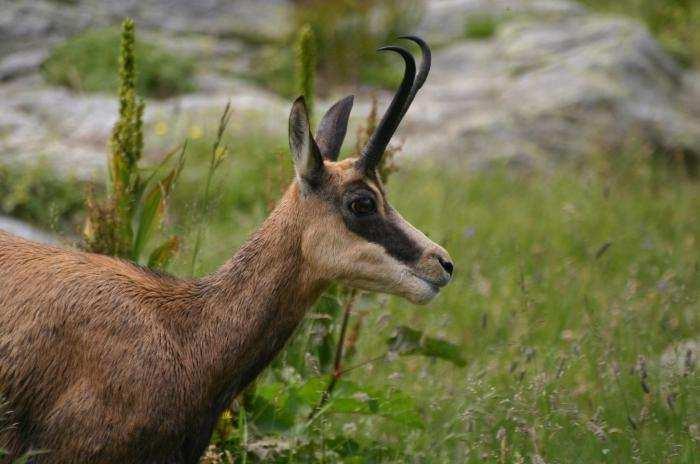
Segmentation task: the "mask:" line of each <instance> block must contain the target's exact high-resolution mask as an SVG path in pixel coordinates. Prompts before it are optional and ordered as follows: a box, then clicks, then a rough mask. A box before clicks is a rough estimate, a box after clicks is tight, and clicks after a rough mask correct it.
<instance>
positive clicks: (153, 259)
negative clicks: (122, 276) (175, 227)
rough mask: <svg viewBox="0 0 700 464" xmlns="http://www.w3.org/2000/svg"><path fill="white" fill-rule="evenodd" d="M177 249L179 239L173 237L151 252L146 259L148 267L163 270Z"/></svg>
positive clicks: (178, 247)
mask: <svg viewBox="0 0 700 464" xmlns="http://www.w3.org/2000/svg"><path fill="white" fill-rule="evenodd" d="M179 249H180V237H178V236H177V235H173V236H172V237H170V238H169V239H167V240H166V241H165V242H163V243H162V244H161V245H160V246H158V247H156V249H155V250H153V252H152V253H151V256H150V257H149V258H148V267H150V268H152V269H165V268H166V267H167V266H168V264H169V263H170V260H171V259H173V257H174V256H175V255H176V254H177V252H178V250H179Z"/></svg>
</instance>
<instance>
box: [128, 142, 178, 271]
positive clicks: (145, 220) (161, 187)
mask: <svg viewBox="0 0 700 464" xmlns="http://www.w3.org/2000/svg"><path fill="white" fill-rule="evenodd" d="M184 153H185V146H183V148H182V152H181V155H180V159H179V160H178V162H177V164H176V165H175V167H173V169H171V170H170V172H169V173H168V174H167V175H166V176H165V177H164V178H163V179H161V180H160V182H158V183H157V184H156V185H155V186H153V187H152V188H151V190H150V191H148V193H146V196H145V197H144V199H143V201H142V205H141V214H140V217H139V221H138V230H137V232H136V238H135V240H134V252H133V259H134V261H137V262H138V261H139V257H140V256H141V253H142V252H143V249H144V248H145V246H146V244H147V243H148V241H149V240H150V238H151V235H152V234H153V231H154V230H155V229H156V228H157V227H158V226H160V224H161V223H162V221H163V216H164V214H165V205H166V199H167V198H168V195H170V191H171V190H172V187H173V185H174V184H175V181H176V180H177V178H178V177H179V175H180V172H182V168H183V166H184Z"/></svg>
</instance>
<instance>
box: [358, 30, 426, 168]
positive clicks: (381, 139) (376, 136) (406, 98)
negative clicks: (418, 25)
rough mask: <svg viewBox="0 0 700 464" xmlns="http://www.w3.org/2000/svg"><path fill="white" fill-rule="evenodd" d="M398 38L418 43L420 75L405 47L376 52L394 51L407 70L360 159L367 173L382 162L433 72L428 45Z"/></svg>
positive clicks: (420, 41) (412, 38) (415, 40)
mask: <svg viewBox="0 0 700 464" xmlns="http://www.w3.org/2000/svg"><path fill="white" fill-rule="evenodd" d="M399 39H407V40H411V41H413V42H415V43H416V44H418V46H419V47H420V49H421V54H422V59H421V65H420V68H419V70H418V74H416V62H415V60H414V58H413V55H411V53H410V52H409V51H408V50H406V49H405V48H402V47H397V46H393V45H392V46H387V47H382V48H380V49H378V50H377V51H380V52H381V51H393V52H396V53H398V54H399V55H400V56H401V58H403V60H404V62H405V69H404V74H403V79H402V80H401V85H400V86H399V88H398V90H397V91H396V93H395V94H394V98H393V99H392V100H391V103H390V104H389V107H388V108H387V110H386V112H385V113H384V115H383V116H382V119H381V120H380V121H379V124H378V125H377V127H376V129H375V130H374V132H373V133H372V135H371V136H370V138H369V140H368V141H367V145H365V147H364V148H363V149H362V153H361V155H360V159H359V160H358V169H360V170H364V171H365V172H368V171H372V170H374V169H375V168H376V167H377V166H378V165H379V163H380V162H381V159H382V156H383V155H384V151H385V150H386V147H387V145H388V144H389V141H390V140H391V137H393V135H394V133H395V132H396V129H397V128H398V127H399V124H400V123H401V120H402V119H403V117H404V115H405V114H406V111H408V108H409V107H410V106H411V103H412V102H413V99H414V98H415V96H416V94H417V93H418V90H420V88H421V87H422V86H423V84H424V83H425V80H426V79H427V78H428V73H429V72H430V62H431V55H430V47H428V44H427V43H425V41H424V40H423V39H421V38H420V37H417V36H413V35H406V36H401V37H399Z"/></svg>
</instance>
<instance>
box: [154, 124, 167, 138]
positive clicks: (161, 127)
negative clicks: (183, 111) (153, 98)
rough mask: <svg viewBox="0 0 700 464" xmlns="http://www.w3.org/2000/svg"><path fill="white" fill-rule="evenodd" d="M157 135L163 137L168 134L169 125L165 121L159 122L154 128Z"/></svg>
mask: <svg viewBox="0 0 700 464" xmlns="http://www.w3.org/2000/svg"><path fill="white" fill-rule="evenodd" d="M154 130H155V132H156V135H160V136H163V135H165V134H167V133H168V125H167V124H166V123H165V121H158V122H157V123H156V125H155V127H154Z"/></svg>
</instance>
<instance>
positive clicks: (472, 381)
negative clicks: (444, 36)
mask: <svg viewBox="0 0 700 464" xmlns="http://www.w3.org/2000/svg"><path fill="white" fill-rule="evenodd" d="M295 3H296V8H295V10H294V12H295V14H294V16H293V18H291V19H290V21H292V22H293V27H292V33H291V35H290V36H289V37H287V38H285V40H284V41H280V40H274V39H270V38H268V37H263V36H257V35H255V34H239V35H238V36H237V37H238V38H240V39H241V40H243V41H245V42H246V43H247V44H248V45H249V46H250V47H251V49H252V50H253V52H252V58H251V60H250V61H251V63H252V64H251V66H249V67H247V68H246V69H245V71H242V72H240V76H239V77H242V78H244V79H245V80H247V81H250V82H254V83H257V84H259V85H261V86H263V87H264V88H267V89H271V90H273V91H274V92H276V93H278V94H280V95H282V96H284V97H291V96H294V95H297V94H299V93H304V94H306V95H307V97H309V98H310V99H312V100H313V99H314V95H317V96H318V97H319V98H323V97H326V96H329V95H335V94H336V93H337V92H340V91H343V90H345V89H352V88H355V87H358V86H359V87H361V88H365V87H366V88H370V89H375V88H377V89H382V88H393V87H394V86H395V85H396V83H397V82H398V80H399V78H400V72H401V71H400V69H397V67H396V66H395V62H394V61H388V58H386V57H384V56H382V55H381V54H376V53H375V52H374V50H375V48H376V47H377V45H378V44H383V43H386V42H387V41H389V40H391V39H392V38H394V37H395V36H397V35H399V33H400V32H403V31H407V30H412V29H413V28H414V27H416V25H417V24H418V23H419V20H420V18H421V15H422V14H423V11H424V5H423V4H422V2H418V1H416V2H413V1H411V2H408V3H407V2H400V1H398V0H391V1H381V2H380V1H377V0H359V1H344V0H333V1H321V0H303V1H302V0H300V1H297V2H295ZM581 3H583V4H585V5H587V6H589V7H591V8H593V9H595V11H598V12H601V13H605V14H608V13H611V14H622V15H630V16H633V17H635V18H638V19H640V20H641V21H643V22H644V24H646V26H647V27H648V28H649V30H650V31H651V32H652V34H654V36H655V37H657V38H658V39H659V41H660V42H661V44H662V46H663V47H664V48H665V49H667V50H668V51H669V52H670V53H671V54H672V56H673V57H674V58H675V59H676V60H677V61H678V62H679V63H681V64H682V65H683V66H686V67H688V68H693V67H697V65H698V63H700V61H699V60H700V28H699V27H698V24H699V22H700V17H699V15H700V7H698V4H697V2H693V1H690V0H666V1H652V0H624V1H620V2H605V1H599V0H582V1H581ZM501 21H502V18H499V17H496V16H493V15H488V14H480V15H475V16H473V17H470V19H469V20H468V21H465V23H464V37H465V38H467V39H469V40H475V41H479V40H485V39H488V38H489V37H492V36H493V35H494V34H496V33H497V31H498V28H499V27H500V24H501ZM125 37H126V38H125ZM120 39H121V40H122V41H123V40H126V42H127V43H126V46H125V45H124V42H122V51H121V54H120V53H119V43H120ZM440 45H441V44H437V46H436V47H435V48H436V49H439V48H440ZM443 45H444V44H443ZM120 57H121V61H120ZM134 60H135V66H136V68H135V70H134V69H133V68H129V66H130V65H129V63H131V65H133V63H134ZM385 60H387V61H385ZM134 72H135V74H134ZM195 72H196V66H195V64H194V62H193V61H192V60H191V59H189V58H187V57H183V56H180V55H179V54H178V53H174V52H173V51H171V50H168V49H167V47H164V46H163V44H162V43H160V42H159V41H158V40H155V39H153V40H151V39H149V35H148V33H144V34H143V35H141V34H138V35H137V38H136V39H135V40H134V38H133V35H131V33H129V32H128V27H127V32H125V33H120V30H119V29H118V28H113V27H110V28H105V29H94V30H91V31H89V32H84V33H81V34H79V35H77V36H75V37H73V38H70V39H68V40H66V41H65V42H62V43H59V44H57V45H56V46H54V47H53V48H52V50H51V52H50V55H49V56H48V58H47V59H46V60H45V61H44V64H43V65H42V74H43V77H44V78H45V79H46V80H47V81H48V82H50V83H52V84H56V85H60V86H65V87H68V88H70V89H73V90H75V91H79V92H91V91H104V92H110V93H113V94H114V98H115V99H117V98H119V99H120V110H119V114H120V119H119V121H118V123H117V125H116V126H115V129H114V131H113V132H112V137H111V143H110V145H109V149H108V150H106V153H108V156H107V155H106V156H107V158H108V160H109V161H108V163H107V165H108V166H109V172H110V175H109V182H107V183H105V184H103V183H99V182H97V183H93V182H90V181H86V180H84V179H78V178H71V179H66V178H65V177H62V178H58V177H57V176H55V175H54V173H52V171H51V169H49V168H47V167H42V165H39V166H38V167H36V168H35V169H32V170H26V169H25V170H19V168H18V167H17V166H15V165H12V164H7V165H0V208H1V211H2V212H3V213H4V214H8V215H12V216H15V217H18V218H21V219H24V220H26V221H28V222H31V223H33V224H36V225H38V226H41V227H44V228H47V229H50V230H54V231H56V232H58V233H60V234H62V235H64V236H69V237H73V238H74V239H73V241H74V242H75V244H77V245H78V246H82V247H83V248H88V249H91V250H94V251H99V252H104V253H109V254H114V255H118V256H123V257H127V258H131V259H134V260H136V261H139V262H141V263H143V264H150V265H153V266H157V267H161V268H165V269H167V270H168V271H169V272H172V273H173V274H176V275H180V276H189V275H195V276H199V275H203V274H205V273H207V272H210V271H212V270H214V269H215V268H216V267H217V266H219V265H220V264H222V261H223V259H224V257H226V256H229V255H231V253H232V252H233V250H235V249H236V248H237V247H238V246H240V245H241V244H242V243H243V242H244V241H245V239H246V238H247V236H248V235H249V234H250V233H251V231H253V230H254V229H255V227H256V226H257V225H259V224H260V222H261V221H262V220H263V219H264V217H265V216H266V215H267V213H268V212H269V211H270V209H271V207H272V206H273V205H274V203H275V201H276V199H277V198H279V196H280V195H281V193H282V192H283V190H284V188H285V187H286V185H287V184H288V182H289V181H290V180H291V179H292V166H291V162H290V160H289V155H288V153H287V151H288V149H287V148H286V146H287V141H286V139H285V138H284V137H282V136H273V135H271V134H270V133H269V131H266V130H264V128H263V126H264V124H263V121H257V120H256V119H255V118H254V117H252V116H251V117H246V120H245V124H230V121H229V117H230V112H233V113H234V114H235V113H236V111H237V108H236V107H235V106H233V107H226V109H225V110H224V105H225V101H222V102H221V111H222V112H223V115H222V117H221V119H220V121H219V124H218V126H217V125H211V126H210V127H199V129H198V130H199V132H197V133H196V136H193V135H192V134H193V133H192V131H189V132H184V133H183V134H182V135H181V138H180V140H181V141H182V144H180V145H177V146H173V147H169V149H168V150H165V151H163V152H162V153H159V154H158V156H151V157H148V156H142V150H143V139H144V138H145V139H146V140H145V142H146V144H147V143H148V142H149V140H148V139H149V138H155V137H156V133H157V131H158V128H157V127H156V128H151V127H147V128H144V125H143V112H142V111H143V110H142V109H141V110H139V105H141V104H142V100H141V99H140V98H142V97H146V98H154V99H162V98H167V97H172V96H174V95H177V94H186V93H188V92H192V91H194V90H197V83H196V81H195V79H194V74H195ZM232 72H234V71H232ZM149 103H150V100H148V101H146V103H145V104H146V106H148V104H149ZM369 114H370V115H369V116H368V117H367V118H366V119H365V120H363V121H361V122H360V123H359V126H360V128H359V129H360V130H359V131H358V138H359V139H360V143H361V141H362V137H363V135H362V134H363V133H364V132H363V130H362V129H363V128H365V129H366V128H367V127H372V125H373V124H374V123H375V122H376V119H375V118H376V114H375V113H372V112H370V113H369ZM86 117H87V116H86ZM186 139H188V140H187V141H186ZM185 141H186V143H185ZM353 151H354V148H353V146H352V144H351V143H347V144H346V147H345V155H346V156H347V155H351V154H353ZM393 154H394V155H395V158H394V161H395V163H396V166H398V168H399V169H398V171H397V172H392V173H391V174H390V175H389V178H388V190H389V192H390V198H391V201H392V203H393V204H394V206H395V207H396V208H397V209H398V210H399V211H401V213H402V214H403V215H404V216H405V217H406V218H407V219H408V220H409V221H410V222H412V223H413V224H415V225H416V226H417V227H419V228H420V229H421V230H423V231H424V232H426V234H427V235H429V236H430V237H431V238H433V239H435V240H436V241H437V242H439V243H442V244H443V245H444V246H445V247H446V248H447V249H448V250H449V251H450V253H451V254H452V256H453V258H454V260H455V262H456V266H457V268H456V269H457V271H456V274H455V280H454V282H453V283H452V284H451V285H450V286H449V287H448V288H446V289H445V291H444V292H443V293H442V295H441V296H440V297H439V298H438V299H437V300H436V301H435V302H434V303H432V304H431V305H430V306H429V307H428V308H420V309H417V308H413V307H410V305H409V304H408V303H406V302H405V301H403V300H400V299H398V298H394V297H385V296H377V295H370V294H365V293H360V294H357V293H356V292H351V291H349V290H347V289H343V288H333V289H331V290H330V291H329V292H328V293H327V294H326V295H324V297H323V298H322V299H321V301H320V302H319V303H318V304H317V305H316V306H315V307H314V308H313V309H312V310H311V311H310V313H309V316H308V317H307V319H306V320H305V322H304V323H303V325H302V327H301V328H300V329H299V330H298V332H297V334H296V337H295V339H294V340H293V341H292V342H291V343H290V345H289V346H288V347H287V349H286V350H285V351H284V353H282V354H281V355H280V356H279V357H278V359H277V360H276V361H275V363H274V365H273V366H272V367H271V368H270V369H268V370H266V371H265V373H264V374H263V375H262V377H261V378H260V379H259V380H258V381H257V382H256V383H255V385H254V386H253V387H251V388H250V389H249V390H248V391H246V393H245V394H243V395H241V397H240V398H238V399H237V400H236V401H235V402H234V403H233V404H232V405H231V407H230V409H229V410H227V412H226V413H225V414H224V416H223V417H222V418H221V420H220V423H219V426H218V427H217V430H216V433H215V435H214V437H212V446H211V448H210V449H209V451H208V453H207V456H205V458H204V462H208V463H218V462H347V463H352V462H357V463H359V462H363V463H364V462H440V463H443V462H444V463H452V462H498V463H506V462H507V463H532V464H542V463H554V462H601V463H607V462H611V463H612V462H674V463H693V462H697V460H698V451H697V450H698V440H700V380H698V375H697V368H696V366H695V363H696V359H697V350H698V343H700V341H699V338H698V337H700V330H699V328H698V314H700V311H699V310H700V303H699V297H700V264H699V263H700V219H699V218H698V213H697V212H698V211H699V210H700V184H698V181H697V177H696V176H695V177H694V176H693V175H692V173H690V172H688V170H687V169H686V165H685V164H684V162H683V160H682V159H679V158H678V157H676V156H675V154H670V155H671V156H668V155H669V154H668V153H661V152H659V150H657V149H656V148H654V147H646V146H641V147H634V148H630V149H629V150H626V151H624V152H620V153H617V154H616V155H615V156H607V155H604V154H602V153H591V154H590V156H589V157H588V158H586V159H585V160H568V161H563V162H560V163H558V164H557V165H556V166H554V167H552V168H551V169H547V170H529V169H522V170H519V169H513V167H512V166H508V165H506V163H494V164H493V165H492V166H490V168H489V169H487V170H480V171H465V170H463V169H452V168H450V166H445V164H442V163H440V162H437V161H432V160H430V159H426V158H423V159H421V160H418V161H415V160H414V161H412V162H411V163H405V164H404V163H403V161H402V154H401V151H400V150H398V149H397V148H396V147H395V148H394V151H393ZM86 198H87V199H88V200H86ZM124 205H127V207H126V208H125V207H124ZM193 212H195V214H193ZM86 224H87V226H86ZM117 230H120V231H121V232H120V233H122V234H125V235H123V236H121V238H119V237H116V239H115V236H114V235H110V231H117ZM100 231H102V232H100ZM79 236H82V238H78V237H79ZM139 241H140V242H139ZM345 313H347V314H348V315H349V318H348V319H347V322H344V317H343V316H344V314H345ZM343 326H345V331H344V330H343ZM341 334H342V335H341ZM338 345H340V346H341V347H342V351H340V353H341V354H342V356H341V357H340V358H338V357H337V355H336V353H337V352H338V351H337V347H338ZM339 366H340V372H342V375H341V376H340V380H339V381H338V382H337V383H336V384H334V385H333V387H332V388H330V389H329V385H330V384H331V382H332V380H331V379H332V377H333V373H334V372H337V371H339V369H338V367H339ZM324 392H326V393H328V395H326V393H324Z"/></svg>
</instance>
